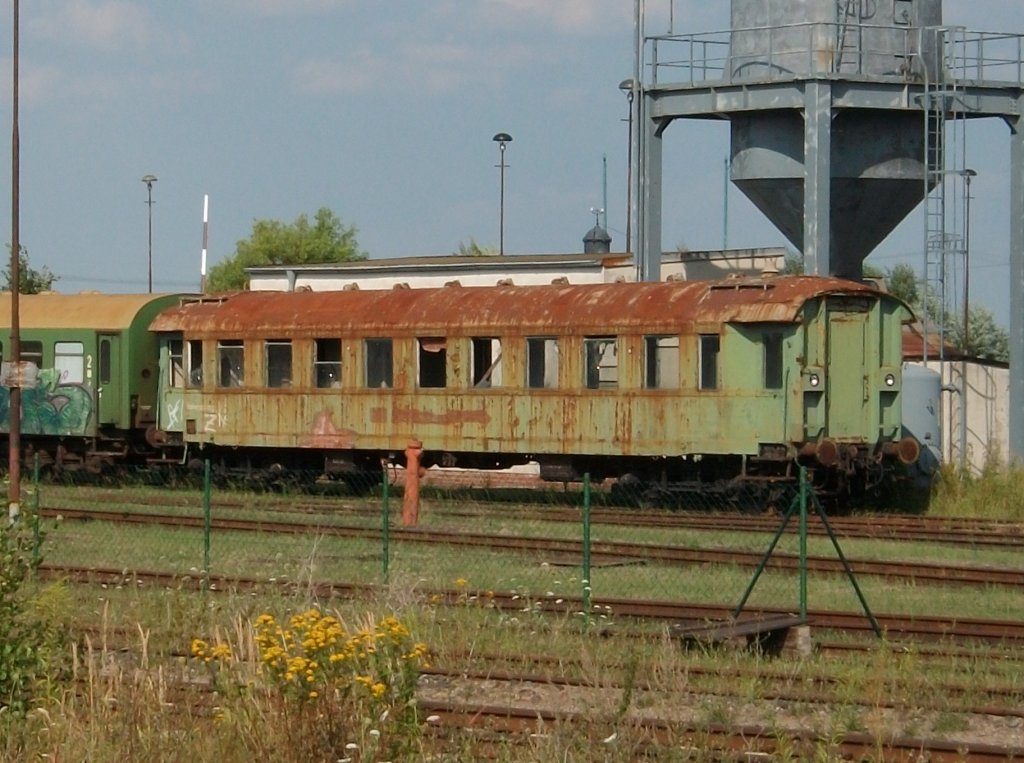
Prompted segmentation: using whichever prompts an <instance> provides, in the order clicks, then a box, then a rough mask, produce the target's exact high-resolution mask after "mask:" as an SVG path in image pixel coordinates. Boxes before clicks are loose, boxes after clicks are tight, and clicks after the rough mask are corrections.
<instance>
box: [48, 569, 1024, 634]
mask: <svg viewBox="0 0 1024 763" xmlns="http://www.w3.org/2000/svg"><path fill="white" fill-rule="evenodd" d="M39 572H40V575H41V576H44V577H46V578H48V579H63V580H68V581H71V582H79V583H93V584H104V585H109V586H145V585H157V586H162V587H175V588H179V587H181V588H192V589H194V590H200V589H201V588H202V586H203V584H204V583H203V581H202V580H201V579H199V578H198V577H183V576H181V575H178V574H174V573H169V572H159V571H153V570H125V569H112V568H99V567H76V566H69V565H47V564H44V565H41V566H40V568H39ZM209 584H210V588H211V589H212V590H214V591H239V592H250V591H256V590H263V591H278V592H281V593H288V592H293V591H294V590H295V589H297V588H299V587H301V590H302V591H303V592H309V593H311V594H314V595H316V596H318V597H320V598H323V599H330V598H357V597H359V598H366V597H368V596H370V595H372V594H373V593H374V592H375V591H376V590H377V588H376V587H375V586H372V585H366V584H357V583H350V582H327V581H321V582H304V583H302V584H301V586H300V585H299V584H286V583H281V582H268V581H267V580H261V579H255V578H243V577H234V578H212V579H211V580H210V583H209ZM417 590H418V592H419V593H421V594H423V595H424V596H427V597H429V598H430V599H431V600H432V601H436V602H438V603H446V604H451V605H456V606H466V602H467V599H472V600H474V601H477V602H480V603H481V604H480V605H481V606H487V607H491V608H496V609H501V610H505V611H510V612H520V611H522V610H523V609H524V607H529V608H530V609H531V610H532V611H535V612H538V613H542V612H543V613H553V614H561V615H573V614H575V613H579V612H581V611H583V607H584V603H583V601H582V599H581V598H579V597H572V596H557V597H556V596H538V597H535V598H533V599H531V600H529V601H524V600H523V597H522V596H521V595H520V594H518V593H515V592H512V591H467V590H465V589H461V588H460V589H455V588H450V589H417ZM591 607H592V609H593V611H595V612H604V613H610V614H612V615H613V616H614V617H615V618H626V619H632V618H635V619H641V620H645V621H649V622H663V623H669V624H670V623H678V622H702V621H724V620H727V619H729V618H730V617H731V615H732V607H731V606H724V605H713V604H700V603H688V602H667V601H654V600H639V599H615V598H603V597H598V598H594V599H593V600H592V601H591ZM745 614H746V615H749V616H770V615H779V614H787V611H786V610H784V609H780V608H759V609H758V610H756V611H755V610H749V611H747V612H746V613H745ZM808 617H809V620H810V622H811V624H812V625H813V626H814V627H815V629H818V630H823V631H844V632H847V633H850V634H860V635H873V634H874V629H873V628H872V625H871V623H870V622H869V621H868V619H867V618H866V617H865V616H864V614H863V613H861V612H840V611H831V610H810V611H809V612H808ZM875 619H876V620H877V621H878V623H879V625H880V626H881V628H882V629H883V631H885V633H886V635H887V637H888V638H889V639H890V640H893V641H897V642H898V641H899V640H900V639H906V640H910V641H915V642H917V641H946V642H950V643H955V642H967V643H993V644H1000V645H1014V646H1020V645H1021V644H1024V621H1021V620H984V619H977V618H942V617H930V616H907V615H897V614H880V613H875ZM603 627H611V628H614V627H616V626H614V625H612V626H603Z"/></svg>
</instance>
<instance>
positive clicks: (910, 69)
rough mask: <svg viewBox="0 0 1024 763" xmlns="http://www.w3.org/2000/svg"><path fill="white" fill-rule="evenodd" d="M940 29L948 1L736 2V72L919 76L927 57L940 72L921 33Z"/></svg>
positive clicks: (751, 74) (738, 76)
mask: <svg viewBox="0 0 1024 763" xmlns="http://www.w3.org/2000/svg"><path fill="white" fill-rule="evenodd" d="M941 24H942V0H732V29H733V32H732V35H731V42H730V75H731V77H732V79H734V80H736V79H750V78H765V77H778V76H780V75H782V76H785V75H792V74H796V75H800V74H837V73H838V74H859V75H864V76H867V77H872V76H875V77H912V78H917V79H920V78H921V76H922V74H923V72H922V68H921V67H922V58H923V59H924V60H925V61H927V62H928V68H929V71H931V72H934V71H936V69H935V58H936V56H935V49H934V45H933V44H932V42H931V40H930V39H929V35H927V34H925V35H923V36H922V35H921V30H922V29H924V28H926V27H937V26H941ZM922 51H923V53H924V55H923V56H920V55H918V54H919V53H920V52H922Z"/></svg>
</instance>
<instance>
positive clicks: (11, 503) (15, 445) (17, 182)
mask: <svg viewBox="0 0 1024 763" xmlns="http://www.w3.org/2000/svg"><path fill="white" fill-rule="evenodd" d="M18 27H19V13H18V0H14V26H13V40H14V45H13V50H12V59H13V63H12V66H11V70H12V72H13V82H12V86H11V98H12V106H11V125H12V126H11V365H10V368H11V372H10V373H9V374H8V379H7V385H8V387H10V390H11V396H10V407H9V410H8V414H7V415H8V417H9V418H10V424H9V426H8V433H9V435H8V442H9V443H10V454H9V456H10V458H9V463H8V470H9V474H10V483H9V485H8V490H7V516H8V518H9V520H10V521H11V522H12V523H13V522H14V521H15V520H17V519H18V515H19V514H21V318H20V316H19V313H18V296H19V295H20V293H21V231H20V224H19V220H20V218H21V199H20V198H19V189H20V187H21V139H20V137H19V136H18Z"/></svg>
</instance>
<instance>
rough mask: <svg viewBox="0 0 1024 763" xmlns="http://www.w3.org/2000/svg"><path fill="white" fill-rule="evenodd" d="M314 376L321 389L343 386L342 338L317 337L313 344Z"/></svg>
mask: <svg viewBox="0 0 1024 763" xmlns="http://www.w3.org/2000/svg"><path fill="white" fill-rule="evenodd" d="M313 377H314V378H315V379H316V386H317V387H318V388H320V389H330V388H332V387H333V388H337V387H340V386H341V340H340V339H316V340H314V345H313Z"/></svg>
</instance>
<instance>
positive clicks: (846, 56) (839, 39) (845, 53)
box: [832, 0, 863, 74]
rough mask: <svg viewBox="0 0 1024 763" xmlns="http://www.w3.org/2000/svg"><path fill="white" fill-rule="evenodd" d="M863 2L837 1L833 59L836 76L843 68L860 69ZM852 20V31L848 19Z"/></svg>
mask: <svg viewBox="0 0 1024 763" xmlns="http://www.w3.org/2000/svg"><path fill="white" fill-rule="evenodd" d="M862 3H863V0H837V5H836V16H837V19H836V51H835V56H834V57H833V64H832V67H833V71H834V72H835V73H836V74H838V73H841V72H842V71H843V67H844V66H845V67H846V68H847V69H848V70H849V71H852V72H859V71H860V69H861V61H860V54H861V45H860V35H861V28H860V22H861V18H862V16H861V5H862ZM851 18H852V19H854V20H855V21H854V25H853V27H854V28H853V31H852V33H851V29H850V19H851Z"/></svg>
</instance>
